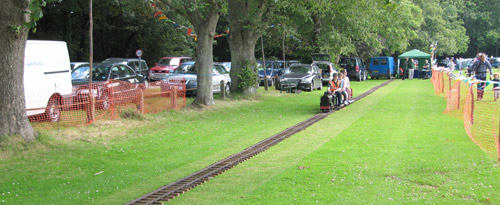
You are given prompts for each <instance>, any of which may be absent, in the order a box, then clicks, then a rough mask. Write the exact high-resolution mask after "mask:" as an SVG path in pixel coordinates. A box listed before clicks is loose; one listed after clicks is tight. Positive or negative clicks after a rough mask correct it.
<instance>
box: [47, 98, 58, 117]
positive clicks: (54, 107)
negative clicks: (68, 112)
mask: <svg viewBox="0 0 500 205" xmlns="http://www.w3.org/2000/svg"><path fill="white" fill-rule="evenodd" d="M45 114H46V116H47V120H49V121H50V122H57V121H59V120H60V119H61V109H60V107H59V100H57V99H56V98H51V99H50V100H49V104H47V110H46V112H45Z"/></svg>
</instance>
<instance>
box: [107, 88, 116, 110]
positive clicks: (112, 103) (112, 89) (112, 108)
mask: <svg viewBox="0 0 500 205" xmlns="http://www.w3.org/2000/svg"><path fill="white" fill-rule="evenodd" d="M108 85H110V87H111V92H110V93H109V104H111V105H110V108H111V119H116V110H115V95H114V94H113V93H115V92H114V87H113V81H110V83H109V84H108Z"/></svg>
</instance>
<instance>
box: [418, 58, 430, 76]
mask: <svg viewBox="0 0 500 205" xmlns="http://www.w3.org/2000/svg"><path fill="white" fill-rule="evenodd" d="M430 67H431V64H429V60H425V63H424V66H423V67H422V68H423V69H422V72H421V73H420V74H421V75H420V76H421V77H420V79H425V78H428V76H427V72H429V68H430Z"/></svg>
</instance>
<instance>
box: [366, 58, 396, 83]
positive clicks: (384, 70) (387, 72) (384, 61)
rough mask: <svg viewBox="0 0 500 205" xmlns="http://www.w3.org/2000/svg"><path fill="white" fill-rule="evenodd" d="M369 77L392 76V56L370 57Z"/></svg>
mask: <svg viewBox="0 0 500 205" xmlns="http://www.w3.org/2000/svg"><path fill="white" fill-rule="evenodd" d="M369 70H370V77H371V78H372V79H374V78H377V79H378V78H379V77H387V78H389V79H390V78H391V76H394V58H393V57H390V56H380V57H373V58H371V59H370V69H369Z"/></svg>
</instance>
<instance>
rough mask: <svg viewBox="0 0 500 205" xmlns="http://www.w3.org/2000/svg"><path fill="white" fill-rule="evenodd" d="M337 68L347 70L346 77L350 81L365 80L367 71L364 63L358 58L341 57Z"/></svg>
mask: <svg viewBox="0 0 500 205" xmlns="http://www.w3.org/2000/svg"><path fill="white" fill-rule="evenodd" d="M339 66H340V67H341V68H343V69H346V70H347V76H348V77H349V78H350V79H357V80H358V81H363V80H366V77H367V76H368V71H367V69H366V66H365V63H364V62H363V60H361V58H359V57H343V58H340V61H339Z"/></svg>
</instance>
